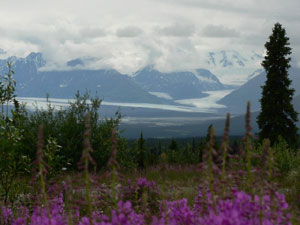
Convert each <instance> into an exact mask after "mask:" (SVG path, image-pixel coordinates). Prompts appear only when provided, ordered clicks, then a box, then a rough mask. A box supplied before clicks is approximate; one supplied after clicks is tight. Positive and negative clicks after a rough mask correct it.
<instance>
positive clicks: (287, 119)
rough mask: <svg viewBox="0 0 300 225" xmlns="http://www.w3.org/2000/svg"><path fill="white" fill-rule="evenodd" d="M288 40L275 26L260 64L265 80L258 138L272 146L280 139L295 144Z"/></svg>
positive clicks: (281, 29) (294, 119)
mask: <svg viewBox="0 0 300 225" xmlns="http://www.w3.org/2000/svg"><path fill="white" fill-rule="evenodd" d="M289 45H290V43H289V38H288V37H287V36H286V31H285V29H284V28H283V27H282V25H281V24H279V23H276V24H275V26H274V28H273V33H272V34H271V36H270V37H269V41H268V42H267V43H266V44H265V48H266V56H265V58H264V60H263V62H262V66H263V67H264V69H265V71H266V74H267V80H266V83H265V85H264V86H262V98H261V100H260V102H261V113H260V114H259V116H258V118H257V123H258V126H259V128H260V132H259V136H260V138H261V139H264V138H269V139H270V141H271V143H272V144H274V143H275V142H276V141H277V140H278V137H279V136H281V137H282V138H283V139H285V141H287V142H288V144H289V145H290V146H295V145H296V144H297V141H298V135H297V130H298V129H297V127H296V125H295V122H296V121H298V113H297V112H296V111H295V110H294V108H293V105H292V103H291V101H292V99H293V94H294V91H295V90H294V89H292V88H290V87H289V86H290V85H291V80H290V79H289V78H288V69H289V68H290V61H291V58H290V57H289V55H290V54H291V50H292V49H291V48H290V47H289Z"/></svg>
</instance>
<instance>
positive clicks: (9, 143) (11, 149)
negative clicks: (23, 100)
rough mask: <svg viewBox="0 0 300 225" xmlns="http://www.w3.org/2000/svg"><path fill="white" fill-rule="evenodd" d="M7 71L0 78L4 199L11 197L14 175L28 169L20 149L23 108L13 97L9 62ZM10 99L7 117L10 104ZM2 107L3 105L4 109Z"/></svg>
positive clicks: (0, 188)
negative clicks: (12, 106) (11, 106)
mask: <svg viewBox="0 0 300 225" xmlns="http://www.w3.org/2000/svg"><path fill="white" fill-rule="evenodd" d="M7 66H8V73H7V74H6V75H5V76H3V77H1V80H0V103H1V114H0V194H1V196H2V197H3V199H4V202H6V201H8V200H9V201H11V202H12V201H13V200H14V195H15V194H16V193H15V192H12V191H11V190H13V189H15V190H16V189H17V188H16V177H18V176H20V175H22V174H25V173H29V167H30V159H29V158H28V156H27V155H25V154H24V152H22V141H23V139H24V133H25V131H24V130H23V129H22V128H21V127H19V124H20V122H21V121H22V118H23V115H24V112H23V107H22V106H20V104H19V103H18V101H17V100H16V99H15V94H14V91H15V86H16V82H15V80H14V79H13V74H14V72H13V71H12V69H11V67H12V64H11V63H8V64H7ZM11 103H13V105H14V108H12V109H11V113H10V117H9V109H10V106H9V104H11ZM4 107H5V109H4Z"/></svg>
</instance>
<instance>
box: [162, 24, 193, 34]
mask: <svg viewBox="0 0 300 225" xmlns="http://www.w3.org/2000/svg"><path fill="white" fill-rule="evenodd" d="M157 32H158V33H159V34H161V35H164V36H173V37H189V36H191V35H193V34H194V33H195V26H194V25H193V24H183V23H174V24H172V25H169V26H165V27H158V28H157Z"/></svg>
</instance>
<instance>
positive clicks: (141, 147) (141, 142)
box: [137, 132, 146, 170]
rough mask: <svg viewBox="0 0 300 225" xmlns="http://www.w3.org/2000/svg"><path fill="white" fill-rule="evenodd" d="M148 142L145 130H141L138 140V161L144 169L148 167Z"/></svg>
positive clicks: (139, 165) (139, 166)
mask: <svg viewBox="0 0 300 225" xmlns="http://www.w3.org/2000/svg"><path fill="white" fill-rule="evenodd" d="M145 161H146V144H145V139H144V137H143V132H141V136H140V138H139V139H138V141H137V163H138V168H139V169H141V170H144V169H145V167H146V162H145Z"/></svg>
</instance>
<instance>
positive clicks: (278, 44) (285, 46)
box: [262, 23, 292, 73]
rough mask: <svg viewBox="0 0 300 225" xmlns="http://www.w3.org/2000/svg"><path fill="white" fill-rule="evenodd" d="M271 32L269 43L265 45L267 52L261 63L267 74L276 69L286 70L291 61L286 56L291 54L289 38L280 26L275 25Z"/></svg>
mask: <svg viewBox="0 0 300 225" xmlns="http://www.w3.org/2000/svg"><path fill="white" fill-rule="evenodd" d="M272 31H273V32H272V34H271V35H270V37H269V41H268V42H266V44H265V48H266V50H267V52H266V56H265V59H264V60H263V62H262V66H263V67H264V68H265V70H266V72H267V73H268V72H272V71H275V70H277V69H284V68H285V69H288V68H289V67H290V61H291V58H290V57H288V55H290V54H291V53H292V51H291V50H292V49H291V48H290V47H289V45H290V43H289V38H288V37H287V36H286V31H285V29H284V28H283V27H282V25H281V24H280V23H276V24H275V25H274V28H273V30H272Z"/></svg>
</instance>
